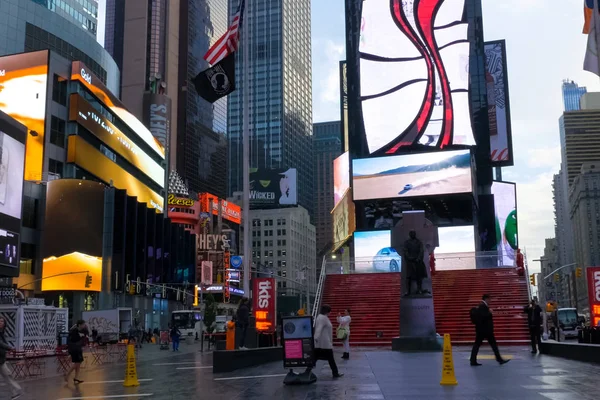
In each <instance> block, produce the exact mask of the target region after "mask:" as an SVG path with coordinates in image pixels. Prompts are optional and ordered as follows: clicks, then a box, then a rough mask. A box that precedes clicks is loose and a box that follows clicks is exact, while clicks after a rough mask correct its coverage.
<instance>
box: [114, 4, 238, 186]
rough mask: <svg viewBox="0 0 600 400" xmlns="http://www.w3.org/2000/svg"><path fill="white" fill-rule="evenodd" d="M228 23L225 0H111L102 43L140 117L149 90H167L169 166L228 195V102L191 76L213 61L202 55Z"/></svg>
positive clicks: (191, 181)
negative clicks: (200, 89)
mask: <svg viewBox="0 0 600 400" xmlns="http://www.w3.org/2000/svg"><path fill="white" fill-rule="evenodd" d="M227 25H228V20H227V0H172V1H168V0H136V1H125V0H107V10H106V35H105V46H106V48H107V50H108V51H109V52H110V53H111V54H112V55H113V57H114V58H115V61H116V62H117V64H118V65H119V67H120V68H121V70H122V72H123V73H122V82H121V85H122V93H123V96H122V97H123V102H124V103H125V104H126V105H127V106H128V107H129V108H130V109H131V111H132V112H133V113H134V114H135V115H136V116H137V117H138V118H140V119H143V118H144V114H145V113H147V111H148V110H147V108H148V106H149V104H150V102H149V101H147V100H148V96H145V94H147V93H148V92H149V91H153V92H155V93H158V94H159V95H165V96H168V97H169V101H170V102H168V104H169V105H170V108H171V109H170V112H169V113H168V114H169V116H170V121H169V122H170V123H169V127H170V133H167V135H169V138H170V140H169V157H170V160H169V167H170V169H171V170H175V169H176V170H177V172H178V173H179V174H180V175H181V177H182V178H183V180H184V181H185V182H186V184H187V185H188V187H189V189H190V190H191V191H193V192H211V193H213V194H215V195H217V196H219V197H221V198H225V197H226V194H227V175H226V173H225V171H226V169H227V139H226V134H225V132H226V128H227V101H226V100H225V99H222V100H219V101H217V102H215V103H214V104H210V103H208V102H207V101H205V100H204V99H202V98H201V97H199V96H198V94H197V93H196V91H195V90H194V88H193V86H190V85H189V82H190V79H191V78H193V77H195V76H196V75H197V74H198V72H200V71H202V70H204V69H206V68H208V66H209V65H208V63H207V62H206V61H204V60H203V59H202V56H203V55H204V53H206V51H207V50H208V48H209V47H210V46H211V45H212V44H213V43H214V42H215V41H216V40H217V39H218V38H219V37H220V36H221V35H223V34H224V33H225V31H226V30H227ZM168 27H169V29H167V28H168ZM124 55H126V57H124ZM156 85H158V87H155V86H156ZM151 129H152V128H151Z"/></svg>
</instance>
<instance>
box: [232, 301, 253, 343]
mask: <svg viewBox="0 0 600 400" xmlns="http://www.w3.org/2000/svg"><path fill="white" fill-rule="evenodd" d="M249 318H250V306H249V305H248V299H247V298H246V297H244V298H243V299H242V300H240V305H239V307H238V309H237V315H236V318H235V320H236V322H237V325H238V326H239V327H240V328H241V330H242V332H241V338H240V350H247V349H246V347H245V344H246V332H247V331H248V319H249Z"/></svg>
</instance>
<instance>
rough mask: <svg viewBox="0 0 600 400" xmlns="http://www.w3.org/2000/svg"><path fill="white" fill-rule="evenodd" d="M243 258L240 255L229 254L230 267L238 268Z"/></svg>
mask: <svg viewBox="0 0 600 400" xmlns="http://www.w3.org/2000/svg"><path fill="white" fill-rule="evenodd" d="M243 262H244V259H243V258H242V256H231V259H230V260H229V263H230V264H231V268H239V267H241V266H242V263H243Z"/></svg>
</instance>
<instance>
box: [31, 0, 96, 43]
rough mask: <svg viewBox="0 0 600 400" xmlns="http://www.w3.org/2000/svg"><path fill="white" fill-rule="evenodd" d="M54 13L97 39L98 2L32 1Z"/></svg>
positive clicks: (91, 0) (87, 0) (79, 0)
mask: <svg viewBox="0 0 600 400" xmlns="http://www.w3.org/2000/svg"><path fill="white" fill-rule="evenodd" d="M31 1H33V2H34V3H36V4H39V5H41V6H43V7H46V8H48V10H50V11H54V12H55V13H57V14H58V15H60V16H61V17H63V18H66V19H68V20H69V21H70V22H72V23H74V24H75V25H77V26H79V27H80V28H81V29H82V30H84V31H86V32H89V34H90V35H92V36H94V37H96V33H97V30H98V0H61V1H53V0H51V1H48V0H31Z"/></svg>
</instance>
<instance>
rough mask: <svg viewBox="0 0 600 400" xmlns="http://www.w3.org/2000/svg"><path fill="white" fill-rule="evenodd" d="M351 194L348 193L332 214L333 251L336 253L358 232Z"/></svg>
mask: <svg viewBox="0 0 600 400" xmlns="http://www.w3.org/2000/svg"><path fill="white" fill-rule="evenodd" d="M350 195H351V193H350V192H349V191H347V192H346V194H345V195H344V197H343V198H342V200H341V201H340V202H339V203H338V204H337V205H336V206H335V208H334V209H333V211H332V212H331V218H332V219H333V249H332V251H336V250H337V249H338V248H340V247H341V246H343V245H344V243H346V241H347V240H348V239H349V238H350V237H351V236H352V234H353V233H354V231H355V230H356V212H355V207H354V202H353V201H352V198H351V196H350Z"/></svg>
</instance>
